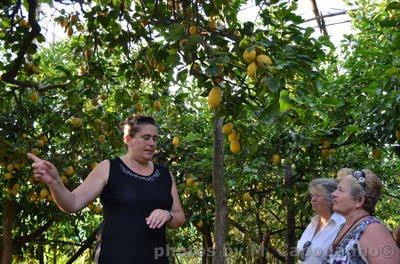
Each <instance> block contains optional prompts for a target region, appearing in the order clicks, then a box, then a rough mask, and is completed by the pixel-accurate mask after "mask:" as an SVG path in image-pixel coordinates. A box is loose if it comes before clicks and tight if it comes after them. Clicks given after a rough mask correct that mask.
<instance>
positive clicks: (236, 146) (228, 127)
mask: <svg viewBox="0 0 400 264" xmlns="http://www.w3.org/2000/svg"><path fill="white" fill-rule="evenodd" d="M222 133H224V134H225V135H228V140H229V149H230V150H231V152H232V153H234V154H236V153H238V152H239V151H240V143H239V137H240V136H239V133H238V132H237V131H236V130H235V129H234V126H233V124H232V123H230V122H229V123H226V124H225V125H224V126H223V127H222Z"/></svg>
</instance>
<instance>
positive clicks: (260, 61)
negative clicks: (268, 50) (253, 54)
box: [257, 54, 272, 65]
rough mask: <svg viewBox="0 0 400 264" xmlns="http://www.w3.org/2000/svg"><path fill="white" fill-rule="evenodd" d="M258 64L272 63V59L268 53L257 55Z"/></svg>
mask: <svg viewBox="0 0 400 264" xmlns="http://www.w3.org/2000/svg"><path fill="white" fill-rule="evenodd" d="M257 63H258V65H272V60H271V58H270V57H269V56H268V55H265V54H261V55H258V56H257Z"/></svg>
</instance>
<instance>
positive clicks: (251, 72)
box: [247, 62, 257, 79]
mask: <svg viewBox="0 0 400 264" xmlns="http://www.w3.org/2000/svg"><path fill="white" fill-rule="evenodd" d="M256 73H257V64H256V63H255V62H252V63H250V64H249V66H247V76H249V77H250V78H252V79H254V78H256Z"/></svg>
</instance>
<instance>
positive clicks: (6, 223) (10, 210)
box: [1, 199, 16, 264]
mask: <svg viewBox="0 0 400 264" xmlns="http://www.w3.org/2000/svg"><path fill="white" fill-rule="evenodd" d="M15 205H16V203H15V200H8V199H6V200H5V202H4V215H3V243H2V253H1V256H2V258H1V264H9V263H11V257H12V247H13V240H12V228H13V227H12V226H13V219H14V217H15Z"/></svg>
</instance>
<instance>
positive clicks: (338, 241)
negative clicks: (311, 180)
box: [323, 168, 400, 264]
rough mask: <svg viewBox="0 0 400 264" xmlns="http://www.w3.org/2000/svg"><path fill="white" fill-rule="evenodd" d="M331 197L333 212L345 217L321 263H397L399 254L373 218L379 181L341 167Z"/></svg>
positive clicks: (373, 176) (379, 186)
mask: <svg viewBox="0 0 400 264" xmlns="http://www.w3.org/2000/svg"><path fill="white" fill-rule="evenodd" d="M338 179H339V180H340V182H339V184H338V188H337V190H336V191H335V192H334V193H333V194H332V195H333V210H334V211H336V212H339V213H340V214H342V215H343V216H344V217H345V218H346V223H345V224H344V225H343V227H342V229H341V230H340V232H339V233H338V235H337V236H336V238H335V240H334V242H333V244H332V246H331V248H330V249H329V253H328V255H327V256H326V259H325V260H324V262H323V263H341V264H345V263H352V264H353V263H355V264H362V263H371V264H374V263H379V264H381V263H386V264H399V263H400V252H399V249H398V247H397V245H396V243H395V241H394V239H393V237H392V234H391V233H390V231H389V230H388V229H387V228H386V227H385V226H384V225H383V224H382V222H381V221H380V220H378V219H377V218H376V217H374V216H372V215H373V214H374V212H375V205H376V203H377V202H378V199H379V196H380V194H381V188H382V184H381V182H380V180H379V178H378V177H377V176H376V175H375V174H374V173H373V172H371V171H369V170H356V171H353V170H351V169H348V168H343V169H341V170H339V172H338Z"/></svg>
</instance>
